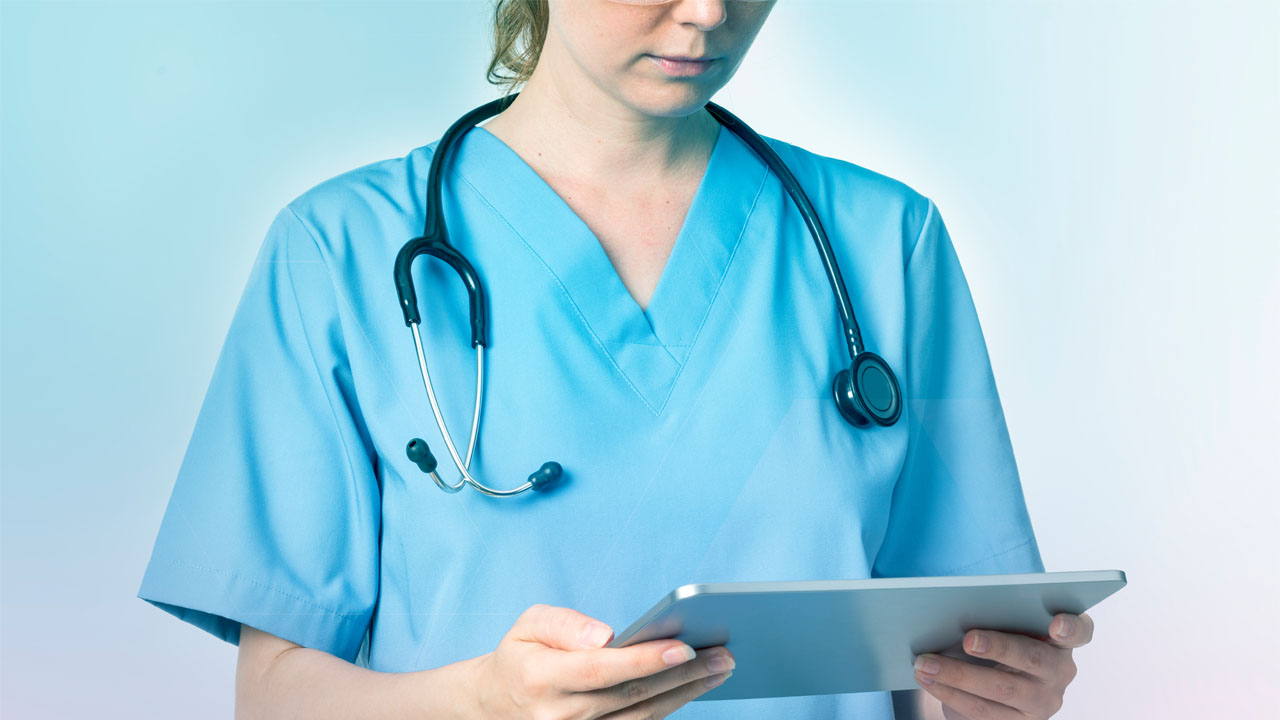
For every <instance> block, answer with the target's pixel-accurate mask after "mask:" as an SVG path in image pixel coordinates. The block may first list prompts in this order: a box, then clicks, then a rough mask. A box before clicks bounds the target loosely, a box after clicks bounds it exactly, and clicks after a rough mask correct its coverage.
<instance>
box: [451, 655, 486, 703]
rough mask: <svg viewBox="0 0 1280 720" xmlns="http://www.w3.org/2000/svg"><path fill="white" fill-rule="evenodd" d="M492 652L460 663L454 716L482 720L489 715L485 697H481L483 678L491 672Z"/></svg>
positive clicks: (454, 694)
mask: <svg viewBox="0 0 1280 720" xmlns="http://www.w3.org/2000/svg"><path fill="white" fill-rule="evenodd" d="M492 657H493V653H492V652H487V653H485V654H483V655H477V656H476V657H473V658H468V659H466V660H463V661H462V662H460V663H458V670H459V672H458V677H457V679H456V682H455V683H454V684H455V688H454V690H455V691H456V692H454V693H453V696H454V699H455V702H454V703H453V708H454V710H453V717H455V718H457V720H481V719H482V718H487V717H489V715H488V714H487V713H486V712H485V704H484V698H483V697H481V687H483V683H482V682H481V680H482V678H484V677H485V675H486V674H487V673H488V672H489V660H490V658H492Z"/></svg>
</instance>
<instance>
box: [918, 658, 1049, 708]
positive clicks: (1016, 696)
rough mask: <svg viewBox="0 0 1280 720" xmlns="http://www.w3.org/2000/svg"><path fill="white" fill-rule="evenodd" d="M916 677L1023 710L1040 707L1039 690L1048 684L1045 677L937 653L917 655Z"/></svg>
mask: <svg viewBox="0 0 1280 720" xmlns="http://www.w3.org/2000/svg"><path fill="white" fill-rule="evenodd" d="M916 677H917V678H926V679H929V680H933V681H934V682H936V683H941V684H943V685H946V686H948V687H953V688H956V689H957V690H963V691H965V692H967V693H969V694H971V695H976V696H978V697H980V698H984V699H987V700H991V701H993V702H996V703H999V704H1001V705H1007V706H1009V707H1011V708H1014V709H1016V710H1021V711H1030V710H1032V709H1034V708H1036V707H1037V704H1038V703H1039V695H1038V693H1039V692H1040V690H1041V688H1042V687H1043V686H1044V682H1043V681H1041V680H1039V679H1037V678H1034V677H1031V676H1030V675H1022V674H1018V673H1017V672H1016V671H1009V670H1000V669H996V668H989V667H983V666H981V665H975V664H973V663H970V662H965V661H964V660H956V659H955V658H949V657H945V656H943V655H935V654H933V653H925V654H923V655H919V656H917V657H916ZM956 709H957V710H959V709H960V708H956Z"/></svg>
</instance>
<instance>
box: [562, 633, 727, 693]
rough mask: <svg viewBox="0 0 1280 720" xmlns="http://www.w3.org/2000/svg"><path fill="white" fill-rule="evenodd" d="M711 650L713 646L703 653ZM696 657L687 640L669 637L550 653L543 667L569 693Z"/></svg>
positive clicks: (640, 675)
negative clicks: (617, 645)
mask: <svg viewBox="0 0 1280 720" xmlns="http://www.w3.org/2000/svg"><path fill="white" fill-rule="evenodd" d="M709 652H710V648H708V649H707V650H705V651H704V652H703V654H704V655H706V654H708V653H709ZM695 657H696V653H695V652H694V650H693V648H691V647H689V646H688V645H686V644H685V643H682V642H680V641H679V640H675V639H666V640H650V641H648V642H643V643H638V644H636V645H631V646H629V647H623V648H599V649H596V650H577V651H574V652H552V653H547V655H546V658H545V660H544V661H543V662H542V666H543V670H544V671H545V673H546V676H547V677H548V678H549V679H550V681H551V683H552V685H553V686H555V687H557V688H559V689H561V690H565V691H568V692H587V691H590V690H604V689H609V688H612V687H614V686H616V685H618V684H620V683H625V682H627V681H629V680H634V679H637V678H645V677H649V676H650V675H654V674H655V673H659V672H662V671H664V670H668V669H671V668H676V667H680V666H682V665H687V664H689V662H690V661H691V660H693V659H694V658H695ZM691 679H692V678H691Z"/></svg>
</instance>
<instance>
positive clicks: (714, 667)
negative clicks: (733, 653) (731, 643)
mask: <svg viewBox="0 0 1280 720" xmlns="http://www.w3.org/2000/svg"><path fill="white" fill-rule="evenodd" d="M733 666H734V662H733V658H731V657H729V655H728V653H721V652H717V653H714V654H713V655H712V656H711V659H710V660H708V661H707V667H708V668H710V670H711V672H724V671H725V670H732V669H733Z"/></svg>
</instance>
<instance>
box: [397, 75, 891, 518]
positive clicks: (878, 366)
mask: <svg viewBox="0 0 1280 720" xmlns="http://www.w3.org/2000/svg"><path fill="white" fill-rule="evenodd" d="M518 95H519V93H512V94H511V95H507V96H505V97H501V98H498V99H497V100H494V101H493V102H489V103H485V104H484V105H481V106H480V107H478V108H476V109H474V110H472V111H471V112H469V113H467V114H466V115H463V116H462V117H461V118H459V119H458V120H457V122H455V123H454V124H453V125H451V126H450V127H449V130H448V131H447V132H445V134H444V137H442V138H441V139H440V142H439V143H438V145H437V147H436V149H435V152H434V153H433V155H432V157H431V170H430V172H429V173H428V175H427V220H426V225H425V226H424V227H423V230H422V236H421V237H416V238H413V239H412V240H410V241H409V242H407V243H405V244H404V247H402V248H400V252H399V253H397V254H396V265H395V278H396V292H397V293H398V294H399V296H400V309H401V310H403V311H404V322H405V325H408V326H409V329H410V330H412V331H413V344H414V346H415V347H416V348H417V351H418V366H419V367H420V368H421V370H422V382H423V384H424V385H426V388H427V398H428V399H429V400H430V401H431V411H432V412H433V413H435V416H436V424H437V425H439V427H440V434H441V436H443V437H444V442H445V445H447V446H448V447H449V455H450V456H452V457H453V462H454V464H455V465H457V466H458V471H459V472H460V473H462V478H461V479H460V480H458V483H457V484H456V485H450V484H449V483H446V482H445V481H444V480H443V479H441V477H440V475H439V473H437V472H436V458H435V456H434V455H432V454H431V450H430V448H428V447H427V443H426V442H425V441H423V440H422V438H414V439H413V440H410V441H409V444H408V446H407V447H406V449H405V451H406V453H407V454H408V456H409V459H410V460H412V461H413V462H414V463H416V464H417V465H418V467H419V468H420V469H421V470H422V471H423V472H425V473H427V474H429V475H430V476H431V479H432V480H434V481H435V483H436V485H438V486H440V489H441V490H444V491H445V492H449V493H455V492H457V491H459V490H461V489H462V487H463V486H464V485H465V484H467V483H470V484H471V486H472V487H474V488H475V489H476V490H479V491H480V492H482V493H484V494H486V495H492V496H494V497H505V496H508V495H518V494H520V493H522V492H524V491H526V490H530V489H532V490H535V491H545V490H547V489H548V488H550V487H552V486H553V485H554V484H555V483H556V481H557V480H559V479H560V476H561V474H562V471H563V469H562V468H561V466H560V463H557V462H555V461H548V462H545V463H543V464H542V466H541V467H539V468H538V469H537V470H536V471H534V472H533V473H532V474H531V475H529V478H528V480H526V481H525V483H524V484H523V485H521V486H519V487H517V488H513V489H511V490H495V489H493V488H490V487H486V486H485V485H484V484H483V483H481V482H480V481H479V480H476V479H475V478H474V477H473V476H472V475H471V473H470V472H468V470H467V468H468V467H470V466H471V455H472V452H474V450H475V446H476V430H477V429H478V427H479V425H480V407H481V404H482V401H483V395H484V349H485V347H486V346H487V345H488V344H489V338H488V319H487V318H488V301H487V299H486V296H485V290H484V284H483V283H481V282H480V278H479V276H478V275H476V272H475V270H474V269H473V268H472V267H471V263H469V262H467V259H466V258H465V257H463V256H462V253H460V252H458V249H457V248H455V247H454V246H452V245H450V244H449V238H448V234H447V233H446V232H445V227H444V213H443V212H442V211H441V204H440V175H441V174H442V173H443V169H444V164H445V162H446V161H447V160H448V158H449V153H450V151H451V150H453V148H454V144H455V143H456V142H457V141H458V140H459V139H460V138H461V137H462V136H463V135H464V134H466V133H467V132H468V131H469V130H471V129H472V128H474V127H475V126H476V124H477V123H479V122H481V121H483V120H485V119H486V118H490V117H492V116H494V115H496V114H497V113H499V112H501V111H502V109H503V107H504V106H505V104H507V103H509V102H510V101H512V100H515V98H516V97H517V96H518ZM706 108H707V111H708V112H710V113H711V115H712V116H713V117H714V118H715V119H716V120H718V121H719V122H720V123H721V124H722V125H724V126H725V127H727V128H729V129H730V130H732V131H733V132H734V133H736V134H737V135H738V137H740V138H742V140H743V141H744V142H746V143H747V145H749V146H751V149H752V150H753V151H754V152H755V153H756V154H757V155H759V156H760V158H761V159H762V160H764V162H765V163H766V164H767V165H768V166H769V168H770V169H772V170H773V172H774V173H775V174H776V175H777V176H778V178H779V179H780V180H781V181H782V185H783V187H785V188H786V190H787V193H788V194H790V195H791V199H792V200H793V201H794V202H795V204H796V207H798V208H799V209H800V214H801V215H802V216H804V221H805V224H807V225H808V226H809V233H810V234H811V235H813V241H814V243H815V244H816V245H817V246H818V254H819V255H820V256H821V257H822V264H823V265H824V266H825V267H826V270H827V280H829V281H830V282H831V291H832V292H833V293H834V294H835V298H836V309H837V310H838V311H839V313H840V322H841V323H842V324H843V325H844V339H845V344H846V345H848V348H849V359H850V360H851V361H852V362H851V364H850V366H849V367H848V368H847V369H843V370H840V371H839V372H837V373H836V376H835V379H834V380H833V381H832V383H831V392H832V394H833V395H834V396H835V401H836V407H837V408H838V409H839V410H840V415H841V416H842V417H844V419H845V420H847V421H848V422H849V423H850V424H852V425H854V426H856V427H867V426H869V425H870V424H871V423H873V422H874V423H876V424H877V425H883V426H888V425H892V424H894V423H895V422H897V420H898V415H899V414H900V412H901V410H902V393H901V391H900V390H899V388H898V380H897V378H896V377H894V374H893V371H892V370H891V369H890V368H889V364H888V363H886V362H885V361H884V359H883V358H881V357H880V356H879V355H876V354H875V353H873V352H870V351H868V350H866V349H865V348H863V346H862V333H861V332H859V330H858V321H857V320H856V319H855V318H854V316H853V306H852V304H850V302H849V294H848V292H847V291H846V290H845V287H844V277H843V276H842V275H841V274H840V269H839V267H837V265H836V259H835V256H834V254H833V253H832V252H831V244H830V243H829V242H827V234H826V232H824V231H823V229H822V223H821V222H819V221H818V215H817V213H816V212H814V209H813V205H812V204H810V202H809V197H808V196H807V195H805V193H804V190H802V189H801V188H800V184H799V183H797V182H796V179H795V177H794V176H792V174H791V171H790V170H788V169H787V166H786V165H785V164H784V163H783V162H782V159H781V158H779V157H778V155H777V153H775V152H774V151H773V148H771V147H769V145H768V144H766V143H765V142H764V140H763V139H761V137H760V136H759V135H757V134H756V133H755V131H754V130H752V129H751V128H749V127H747V125H746V123H744V122H742V121H741V120H739V119H738V118H737V117H734V115H733V114H732V113H730V112H729V111H728V110H725V109H724V108H722V107H720V106H719V105H716V104H715V103H713V102H708V103H707V104H706ZM423 253H426V254H427V255H431V256H434V257H436V258H439V259H440V260H443V261H445V262H446V263H448V264H449V266H450V267H452V268H453V269H454V270H455V271H457V273H458V275H459V276H460V277H461V278H462V282H463V283H464V284H465V285H466V286H467V295H468V296H469V298H470V304H471V346H472V347H474V348H475V349H476V400H475V412H474V414H473V415H472V417H471V439H470V440H469V441H468V442H467V457H466V460H465V461H464V460H463V459H462V458H461V457H459V456H458V450H457V448H456V447H455V446H454V444H453V438H452V437H451V436H450V435H449V431H448V430H447V429H446V428H445V423H444V417H443V416H442V415H441V414H440V406H439V405H438V404H437V403H436V394H435V390H434V389H432V387H431V376H430V374H429V373H428V372H427V358H426V355H425V354H423V352H422V337H421V336H420V335H419V333H418V324H419V323H420V321H421V317H420V316H419V315H418V296H417V293H415V292H414V289H413V277H412V275H411V269H412V266H413V261H414V259H415V258H417V257H418V256H419V255H421V254H423Z"/></svg>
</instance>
